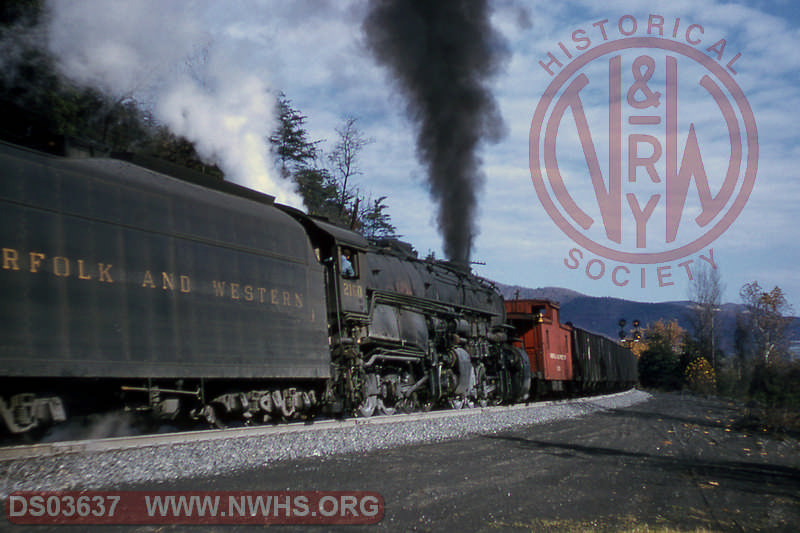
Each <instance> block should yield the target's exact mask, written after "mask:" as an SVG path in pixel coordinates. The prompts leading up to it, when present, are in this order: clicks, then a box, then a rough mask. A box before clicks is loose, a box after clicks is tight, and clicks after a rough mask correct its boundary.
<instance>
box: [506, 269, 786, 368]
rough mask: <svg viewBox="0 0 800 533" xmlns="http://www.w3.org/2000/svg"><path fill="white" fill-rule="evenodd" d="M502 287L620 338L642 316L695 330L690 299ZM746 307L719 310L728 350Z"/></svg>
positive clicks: (509, 296)
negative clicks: (622, 321)
mask: <svg viewBox="0 0 800 533" xmlns="http://www.w3.org/2000/svg"><path fill="white" fill-rule="evenodd" d="M498 289H499V290H500V292H501V293H502V295H503V297H504V298H506V299H511V300H513V299H515V298H519V299H541V300H552V301H554V302H558V303H559V305H560V307H561V321H562V322H571V323H572V324H574V325H575V326H577V327H579V328H582V329H585V330H588V331H592V332H594V333H599V334H601V335H605V336H607V337H610V338H612V339H618V338H619V335H618V334H619V320H620V319H622V318H624V319H625V320H626V322H627V325H626V326H625V330H626V332H629V331H630V329H631V323H632V322H633V321H634V320H639V322H640V323H641V327H642V328H645V327H647V325H648V324H653V323H654V322H656V321H658V320H664V321H671V320H677V321H678V325H680V327H682V328H683V329H685V330H686V331H687V332H690V333H691V331H692V327H691V325H690V322H689V317H690V316H691V310H692V309H691V305H692V303H691V302H690V301H688V300H680V301H670V302H657V303H645V302H636V301H632V300H623V299H621V298H611V297H596V296H587V295H585V294H582V293H580V292H577V291H573V290H570V289H564V288H560V287H540V288H536V289H532V288H529V287H520V286H518V285H503V284H498ZM742 309H744V305H742V304H732V303H726V304H722V306H721V310H720V311H719V313H718V314H717V317H716V321H715V326H714V327H715V328H717V327H719V328H720V329H719V339H720V342H721V346H720V348H721V349H722V350H723V351H724V352H726V353H727V354H731V353H732V352H733V333H734V330H735V329H736V315H737V314H738V313H739V312H740V311H741V310H742ZM789 336H790V338H791V339H794V340H800V319H798V318H794V319H793V321H792V324H791V325H790V326H789Z"/></svg>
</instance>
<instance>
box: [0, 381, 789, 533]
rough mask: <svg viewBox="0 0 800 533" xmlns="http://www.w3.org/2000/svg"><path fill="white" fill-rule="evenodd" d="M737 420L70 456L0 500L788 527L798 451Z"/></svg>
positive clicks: (642, 416)
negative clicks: (233, 503)
mask: <svg viewBox="0 0 800 533" xmlns="http://www.w3.org/2000/svg"><path fill="white" fill-rule="evenodd" d="M738 416H739V412H738V410H737V408H736V406H735V405H733V404H731V403H728V402H725V401H721V400H715V399H711V400H709V399H702V398H697V397H693V396H682V395H679V394H654V395H649V394H646V393H643V392H639V391H632V392H629V393H626V394H623V395H618V396H615V397H612V398H604V399H587V400H581V401H580V402H570V403H554V404H548V405H544V406H535V407H524V408H520V409H515V410H512V411H509V412H506V413H502V414H500V413H495V414H492V415H488V414H476V415H469V416H463V415H462V416H458V417H451V418H442V419H437V420H434V421H426V422H414V423H410V422H409V423H398V424H391V425H387V426H382V427H379V426H374V427H371V426H369V425H367V426H363V427H356V428H351V429H347V430H343V431H339V432H324V433H318V434H298V435H293V436H289V435H287V436H280V437H281V438H274V439H271V440H269V442H267V441H264V440H263V439H261V440H259V439H253V442H250V441H249V440H241V439H237V440H236V441H235V442H226V443H220V442H215V443H208V445H199V444H195V445H193V447H190V448H187V449H182V447H181V446H172V447H171V449H170V450H159V449H155V450H146V451H139V453H144V454H145V455H142V456H131V455H126V456H125V457H122V456H119V455H116V454H114V453H111V454H99V455H98V456H97V457H93V458H91V457H90V458H84V459H81V461H87V460H89V459H91V461H92V465H93V466H92V467H87V470H82V469H80V468H78V465H76V464H71V463H70V462H69V461H70V459H69V458H60V460H61V461H62V467H63V468H60V469H59V468H58V467H57V466H55V465H53V464H52V463H50V461H56V459H57V458H46V459H42V460H40V461H38V462H37V461H25V462H23V463H21V464H16V463H14V464H16V466H14V464H5V465H4V464H0V480H4V481H3V483H4V485H3V488H4V489H3V490H6V491H8V490H18V489H17V488H15V487H20V486H31V485H35V486H36V487H37V488H48V489H56V488H68V487H69V488H81V489H83V488H87V489H88V488H109V489H120V490H153V489H158V490H368V491H377V492H379V493H380V494H381V495H382V496H383V498H384V501H385V504H386V507H385V515H384V518H383V520H382V521H381V522H380V523H379V524H377V525H376V526H371V527H369V530H379V531H455V530H463V531H609V532H610V531H633V530H636V531H652V530H655V531H674V530H679V531H694V530H698V529H701V530H704V531H725V532H727V531H737V532H740V531H748V532H749V531H770V532H772V531H778V532H781V531H786V532H789V531H792V532H793V531H796V530H797V524H800V443H799V442H798V441H797V440H795V439H791V438H783V439H778V438H774V437H773V436H771V435H769V434H766V433H763V432H756V433H754V432H748V431H744V430H741V429H737V428H738V427H739V426H737V424H736V422H737V418H738ZM283 439H288V440H283ZM220 446H223V447H224V448H219V447H220ZM126 453H128V452H126ZM226 454H227V455H226ZM147 461H151V462H152V464H148V463H147ZM15 468H16V470H15ZM37 469H38V470H37ZM60 471H63V472H64V474H59V472H60ZM19 476H26V477H25V478H24V479H20V478H19ZM2 525H3V524H0V526H2ZM4 525H5V526H7V527H8V528H10V530H12V531H23V530H24V529H23V528H21V527H13V528H11V525H10V524H8V523H5V524H4ZM0 529H2V527H0ZM28 529H30V530H31V531H34V530H35V531H43V530H44V529H42V528H41V527H38V526H37V527H35V528H34V527H31V528H28ZM195 529H197V530H200V531H217V530H219V528H205V527H199V528H193V530H195ZM334 529H335V528H327V527H325V528H322V527H309V528H305V529H304V528H299V527H293V528H286V530H289V531H305V530H310V531H329V530H334ZM354 529H359V528H358V527H356V526H348V527H342V528H341V530H343V531H353V530H354ZM361 529H367V528H366V527H362V528H361ZM53 530H54V531H62V532H63V531H71V530H72V528H70V527H66V526H59V527H55V528H53ZM111 530H115V531H116V530H118V531H134V530H135V531H182V530H183V529H181V528H180V526H172V527H170V526H159V527H152V526H139V527H133V528H132V527H121V528H118V529H113V528H112V529H111ZM229 530H232V531H255V529H254V528H253V527H252V526H238V527H231V528H225V531H229ZM279 530H284V529H282V528H279ZM93 531H100V529H95V528H93ZM103 531H105V529H104V530H103Z"/></svg>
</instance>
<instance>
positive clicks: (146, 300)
mask: <svg viewBox="0 0 800 533" xmlns="http://www.w3.org/2000/svg"><path fill="white" fill-rule="evenodd" d="M0 168H1V169H2V175H1V177H0V210H1V211H2V216H3V224H2V226H0V248H2V253H3V255H2V269H0V366H2V369H3V370H2V372H3V374H4V375H7V376H50V377H187V378H189V377H209V378H215V377H225V378H243V377H247V378H253V377H295V378H315V377H327V376H328V375H329V372H330V370H329V356H328V349H327V328H326V324H325V307H324V292H323V275H322V270H321V268H320V267H319V265H318V264H317V262H316V261H315V260H314V257H313V252H312V250H311V247H310V245H309V243H308V239H307V237H306V234H305V232H304V231H303V229H302V227H301V226H300V225H299V224H298V223H296V222H295V221H294V220H292V219H291V218H290V217H288V216H286V215H284V214H283V213H281V212H279V211H278V210H277V209H275V208H274V207H272V206H269V205H265V204H261V203H258V202H254V201H251V200H246V199H243V198H238V197H235V196H231V195H228V194H224V193H221V192H216V191H211V190H208V189H205V188H202V187H199V186H196V185H192V184H189V183H185V182H181V181H178V180H174V179H171V178H167V177H164V176H162V175H160V174H156V173H152V172H149V171H146V170H143V169H141V168H139V167H136V166H133V165H130V164H127V163H122V162H119V161H113V160H105V161H98V160H84V161H65V160H61V159H57V158H51V157H46V156H40V155H38V154H32V153H28V152H25V151H22V150H17V149H15V148H11V147H8V146H6V145H2V146H0Z"/></svg>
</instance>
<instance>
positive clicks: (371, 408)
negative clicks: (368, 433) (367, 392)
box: [356, 396, 378, 418]
mask: <svg viewBox="0 0 800 533" xmlns="http://www.w3.org/2000/svg"><path fill="white" fill-rule="evenodd" d="M376 407H378V397H377V396H369V397H368V398H367V399H366V400H364V403H362V404H361V405H359V406H358V409H357V410H356V412H357V414H358V415H359V416H362V417H364V418H369V417H371V416H372V414H373V413H374V412H375V408H376Z"/></svg>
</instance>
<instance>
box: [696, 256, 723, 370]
mask: <svg viewBox="0 0 800 533" xmlns="http://www.w3.org/2000/svg"><path fill="white" fill-rule="evenodd" d="M692 274H693V276H692V277H693V280H692V283H691V285H689V300H690V301H691V302H692V306H691V311H690V313H689V322H690V324H691V326H692V329H693V332H692V333H693V336H694V340H695V342H696V345H697V347H698V348H699V351H700V354H699V355H700V356H702V357H705V358H706V360H707V361H709V362H711V365H712V367H713V368H716V365H717V357H716V350H717V346H719V343H718V342H717V339H718V336H719V330H720V328H719V323H718V322H717V321H716V317H717V313H718V312H719V311H720V306H721V305H722V293H723V292H724V290H725V285H724V284H723V283H722V277H721V275H720V271H719V269H717V268H711V267H709V266H702V267H700V268H699V269H697V270H696V271H694V272H693V273H692Z"/></svg>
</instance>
